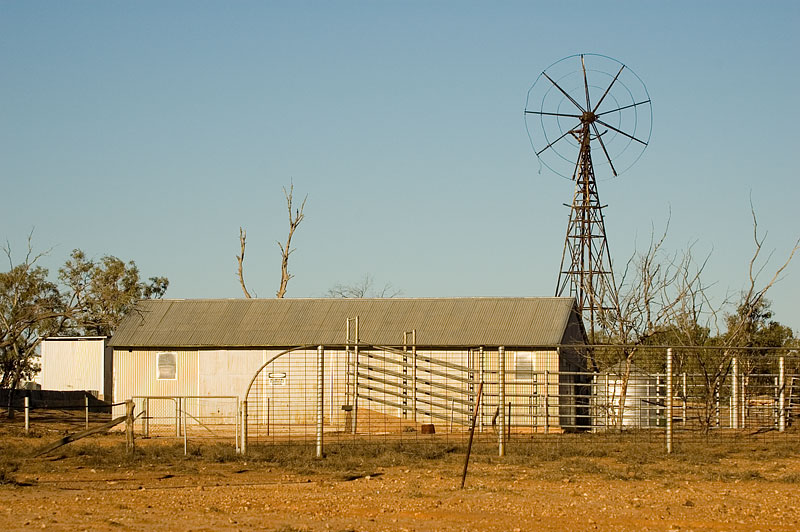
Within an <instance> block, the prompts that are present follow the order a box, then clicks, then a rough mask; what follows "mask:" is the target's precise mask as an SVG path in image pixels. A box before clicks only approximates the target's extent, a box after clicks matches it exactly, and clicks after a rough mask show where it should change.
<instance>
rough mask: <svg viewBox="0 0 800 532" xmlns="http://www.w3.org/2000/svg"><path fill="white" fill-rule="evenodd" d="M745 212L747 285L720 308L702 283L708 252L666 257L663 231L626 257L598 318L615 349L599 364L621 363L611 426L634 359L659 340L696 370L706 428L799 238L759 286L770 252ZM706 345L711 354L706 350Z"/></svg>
mask: <svg viewBox="0 0 800 532" xmlns="http://www.w3.org/2000/svg"><path fill="white" fill-rule="evenodd" d="M751 215H752V218H753V242H754V246H755V247H754V251H753V255H752V256H751V258H750V260H749V264H748V281H747V286H746V288H745V289H744V290H743V291H742V292H741V293H740V294H739V296H738V298H730V297H729V298H726V299H725V300H724V301H722V302H721V303H720V304H714V303H713V302H712V301H711V300H710V296H709V289H710V288H711V286H712V285H711V284H707V283H705V282H704V280H703V278H702V276H703V272H704V270H705V267H706V265H707V263H708V261H709V258H710V255H711V254H710V253H709V254H708V255H707V256H706V257H705V259H704V260H702V261H700V262H697V261H696V260H695V258H694V252H693V245H690V246H689V247H688V248H687V250H686V251H684V252H682V253H680V254H672V255H666V256H665V254H664V253H663V245H664V241H665V239H666V235H667V229H665V230H664V233H663V234H662V235H661V237H660V238H659V239H657V240H656V239H655V238H653V237H651V240H650V244H649V246H648V248H647V249H646V250H645V251H644V252H642V253H635V254H634V255H633V256H632V257H631V259H629V261H628V263H627V265H626V268H625V270H624V274H623V276H622V281H621V283H620V288H619V290H618V295H617V300H616V301H615V302H614V308H613V309H612V310H610V311H607V312H606V313H604V314H603V315H602V321H601V324H602V325H603V331H604V333H605V334H607V336H608V338H609V340H610V341H611V343H612V344H618V347H617V348H616V349H615V351H614V352H615V354H616V358H614V359H612V360H606V361H601V363H602V362H605V363H606V364H610V363H614V362H620V361H621V362H622V364H623V365H622V366H621V369H622V371H621V373H622V375H621V377H622V383H621V386H620V396H619V397H618V398H615V401H614V402H615V403H617V401H618V403H617V405H618V406H616V407H615V408H614V409H613V410H614V412H613V413H614V416H613V417H614V421H615V424H616V426H617V428H622V421H623V412H624V409H625V403H626V396H627V388H628V386H627V385H628V382H629V379H630V375H631V369H632V367H633V363H634V361H635V360H636V359H637V357H638V356H639V353H640V351H641V349H642V347H644V346H645V345H647V344H648V343H653V342H654V341H655V342H663V341H665V340H666V341H667V342H668V343H671V344H677V345H681V346H684V347H686V349H683V350H681V351H682V353H681V355H680V357H681V360H680V362H679V364H681V365H683V364H688V363H689V362H690V360H688V359H686V357H690V358H691V363H692V364H693V365H694V366H695V368H696V369H697V370H698V371H699V374H700V375H701V379H702V382H701V383H697V384H698V385H699V386H700V387H701V389H704V392H703V393H704V395H705V403H706V404H705V409H704V414H703V415H702V418H703V419H700V421H701V424H703V425H705V426H706V428H708V427H709V426H710V423H711V422H712V420H713V416H714V411H715V402H716V394H717V393H718V392H719V390H720V388H721V387H722V385H723V383H724V382H725V380H726V379H727V377H728V375H729V372H730V371H731V363H732V360H733V358H734V357H735V356H737V355H739V356H741V354H742V350H741V349H740V348H741V346H743V345H746V344H747V342H748V335H749V334H751V333H752V330H753V325H754V320H756V319H757V317H758V313H759V312H760V311H761V309H762V308H763V305H764V304H765V303H766V300H765V296H766V294H767V292H768V290H770V289H771V288H772V287H773V286H774V285H775V283H777V282H778V281H779V280H780V279H781V276H782V275H783V273H784V272H785V270H786V268H787V267H788V266H789V264H790V263H791V261H792V259H793V258H794V255H795V254H796V253H797V251H798V250H800V239H798V241H797V242H795V245H794V247H793V248H792V249H791V250H790V251H789V253H788V256H787V258H786V260H785V261H784V262H783V263H782V264H781V265H780V266H779V267H778V268H777V269H776V270H775V272H774V274H773V275H772V276H771V278H770V279H769V280H768V281H767V282H766V283H763V284H762V283H760V282H759V278H760V277H762V275H763V273H764V271H765V269H766V267H767V265H768V263H769V259H770V258H771V255H772V254H770V256H769V257H767V258H766V259H765V260H762V256H763V253H764V252H763V247H764V242H765V239H766V234H764V235H760V234H759V231H758V220H757V217H756V214H755V210H754V209H753V207H752V205H751ZM667 228H668V224H667ZM731 308H733V311H731ZM723 318H724V319H723ZM722 322H724V326H725V328H724V330H723V328H722V326H721V323H722ZM711 345H713V347H714V349H708V348H709V346H711ZM692 347H695V348H696V349H691V348H692ZM745 368H746V366H745ZM745 371H746V369H745Z"/></svg>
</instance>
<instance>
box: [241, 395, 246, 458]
mask: <svg viewBox="0 0 800 532" xmlns="http://www.w3.org/2000/svg"><path fill="white" fill-rule="evenodd" d="M241 447H242V454H246V453H247V400H246V399H245V400H244V401H242V441H241Z"/></svg>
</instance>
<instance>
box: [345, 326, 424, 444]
mask: <svg viewBox="0 0 800 532" xmlns="http://www.w3.org/2000/svg"><path fill="white" fill-rule="evenodd" d="M355 329H356V330H355V333H356V342H355V344H356V345H355V347H354V348H353V353H354V356H355V366H354V368H355V371H354V375H353V431H352V432H353V434H355V433H356V430H357V429H358V371H359V360H358V342H359V338H358V316H356V327H355ZM415 406H416V405H415Z"/></svg>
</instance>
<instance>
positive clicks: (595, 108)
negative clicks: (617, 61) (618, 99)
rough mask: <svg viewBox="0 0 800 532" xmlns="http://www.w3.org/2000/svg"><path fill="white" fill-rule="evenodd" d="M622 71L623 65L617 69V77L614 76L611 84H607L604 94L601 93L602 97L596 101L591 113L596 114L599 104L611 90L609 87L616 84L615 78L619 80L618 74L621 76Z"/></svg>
mask: <svg viewBox="0 0 800 532" xmlns="http://www.w3.org/2000/svg"><path fill="white" fill-rule="evenodd" d="M624 69H625V65H622V66H621V67H620V68H619V72H617V75H616V76H614V79H612V80H611V83H609V84H608V88H607V89H606V92H604V93H603V95H602V96H601V97H600V99H599V100H598V101H597V105H595V106H594V109H592V112H593V113H595V114H597V109H598V107H600V104H601V103H603V100H605V99H606V95H608V92H609V91H610V90H611V87H612V86H613V85H614V83H616V81H617V78H619V75H620V74H622V71H623V70H624Z"/></svg>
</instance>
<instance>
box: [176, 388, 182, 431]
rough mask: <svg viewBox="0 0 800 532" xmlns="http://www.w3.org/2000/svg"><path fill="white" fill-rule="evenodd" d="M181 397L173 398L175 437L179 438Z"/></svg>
mask: <svg viewBox="0 0 800 532" xmlns="http://www.w3.org/2000/svg"><path fill="white" fill-rule="evenodd" d="M180 413H181V398H180V397H176V398H175V437H176V438H179V437H180V435H181V415H180Z"/></svg>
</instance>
